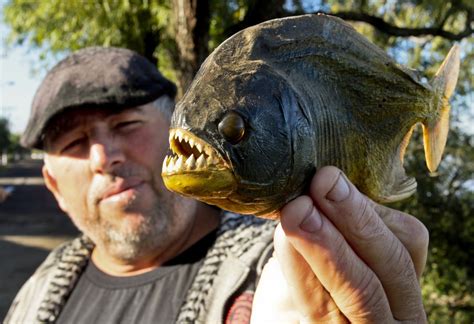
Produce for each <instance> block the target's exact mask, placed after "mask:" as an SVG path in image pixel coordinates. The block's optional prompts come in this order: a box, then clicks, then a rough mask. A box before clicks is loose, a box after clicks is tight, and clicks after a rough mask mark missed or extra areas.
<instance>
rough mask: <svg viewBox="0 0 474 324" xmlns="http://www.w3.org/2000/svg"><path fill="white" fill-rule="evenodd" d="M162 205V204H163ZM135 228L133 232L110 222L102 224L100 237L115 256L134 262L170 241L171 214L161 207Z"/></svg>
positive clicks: (104, 245)
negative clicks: (121, 228)
mask: <svg viewBox="0 0 474 324" xmlns="http://www.w3.org/2000/svg"><path fill="white" fill-rule="evenodd" d="M161 207H162V206H161ZM147 216H148V217H146V218H145V219H144V221H143V222H142V223H141V224H140V226H139V227H138V228H135V230H134V231H133V232H131V231H130V232H127V231H123V230H120V229H118V228H117V227H116V226H113V224H110V223H109V222H103V223H104V224H101V225H100V228H101V229H100V231H99V233H98V234H99V235H100V239H99V241H98V242H102V245H103V247H104V248H105V250H106V251H108V253H110V254H111V255H113V256H114V257H115V258H117V259H120V260H123V261H126V262H133V261H136V260H138V259H140V258H141V257H142V256H143V255H146V254H147V253H148V252H149V251H152V250H155V251H157V250H160V248H162V247H164V246H165V243H167V242H168V237H167V236H168V235H169V228H170V227H171V226H172V224H171V222H172V218H171V217H170V216H171V215H170V214H169V213H168V212H167V211H166V210H163V209H162V208H160V207H156V208H155V210H154V211H153V212H152V214H148V215H147Z"/></svg>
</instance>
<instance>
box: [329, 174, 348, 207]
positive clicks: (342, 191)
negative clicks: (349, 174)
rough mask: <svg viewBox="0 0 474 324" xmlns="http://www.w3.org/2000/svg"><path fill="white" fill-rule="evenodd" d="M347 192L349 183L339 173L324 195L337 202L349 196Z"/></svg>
mask: <svg viewBox="0 0 474 324" xmlns="http://www.w3.org/2000/svg"><path fill="white" fill-rule="evenodd" d="M349 193H350V189H349V185H348V183H347V181H346V179H345V177H344V176H343V175H342V173H339V178H338V179H337V181H336V183H335V184H334V186H333V187H332V189H331V190H330V191H329V192H328V194H327V195H326V198H327V199H329V200H332V201H335V202H339V201H343V200H344V199H346V198H347V197H349Z"/></svg>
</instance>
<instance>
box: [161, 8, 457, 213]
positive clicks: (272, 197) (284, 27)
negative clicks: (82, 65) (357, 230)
mask: <svg viewBox="0 0 474 324" xmlns="http://www.w3.org/2000/svg"><path fill="white" fill-rule="evenodd" d="M458 72H459V48H458V46H456V45H455V46H454V47H453V48H452V49H451V51H450V52H449V54H448V56H447V57H446V59H445V60H444V62H443V63H442V65H441V67H440V68H439V70H438V72H437V73H436V75H435V76H434V78H433V79H432V80H431V81H430V82H427V81H423V78H422V77H421V76H420V75H419V74H418V73H417V72H416V71H414V70H410V69H408V68H406V67H403V66H400V65H399V64H398V63H396V62H395V61H394V60H393V59H391V58H390V57H389V56H388V55H387V54H386V53H385V52H384V51H383V50H381V49H380V48H378V47H377V46H375V45H374V44H372V43H371V42H370V41H368V40H367V39H366V38H365V37H363V36H362V35H361V34H359V33H358V32H357V31H356V30H355V29H354V28H353V27H351V26H350V25H349V24H348V23H346V22H344V21H343V20H341V19H339V18H335V17H331V16H327V15H303V16H297V17H290V18H283V19H275V20H270V21H267V22H264V23H261V24H259V25H256V26H254V27H250V28H247V29H245V30H243V31H241V32H239V33H237V34H235V35H234V36H232V37H230V38H229V39H227V40H226V41H225V42H223V43H222V44H221V45H220V46H219V47H217V48H216V49H215V50H214V51H213V53H211V55H210V56H209V57H208V58H207V59H206V61H205V62H204V63H203V65H202V66H201V68H200V70H199V71H198V73H197V75H196V77H195V78H194V80H193V82H192V84H191V85H190V87H189V89H188V90H187V92H186V93H185V95H184V96H183V98H182V100H180V102H179V103H178V104H177V106H176V109H175V111H174V113H173V117H172V121H171V127H170V135H169V141H170V148H171V151H172V153H171V155H169V156H167V157H166V158H165V161H164V162H163V170H162V176H163V179H164V183H165V185H166V186H167V188H168V189H170V190H172V191H175V192H177V193H180V194H182V195H185V196H189V197H193V198H196V199H198V200H201V201H204V202H206V203H209V204H213V205H217V206H219V207H221V208H223V209H226V210H230V211H234V212H237V213H241V214H254V215H257V216H262V217H266V218H274V217H275V215H278V213H276V211H278V209H279V208H281V207H282V206H283V205H284V204H285V203H287V202H288V201H290V200H292V199H294V198H295V197H297V196H298V195H300V194H302V193H304V192H305V190H307V186H308V184H309V181H310V180H311V178H312V176H313V175H314V172H315V171H316V170H317V169H318V168H320V167H322V166H325V165H334V166H337V167H339V168H340V169H342V170H343V171H344V172H345V174H346V175H347V176H348V178H349V179H350V180H351V181H352V182H353V183H354V184H355V185H356V186H357V187H358V188H359V190H361V191H362V192H363V193H365V194H366V195H367V196H369V197H370V198H372V199H373V200H375V201H377V202H382V203H386V202H394V201H398V200H401V199H404V198H406V197H408V196H410V195H411V194H413V193H414V192H415V191H416V181H415V179H414V178H412V177H409V176H407V175H406V173H405V170H404V168H403V157H404V154H405V150H406V147H407V144H408V141H409V139H410V136H411V134H412V131H413V128H414V126H415V125H416V124H419V123H421V124H422V126H423V138H424V148H425V157H426V163H427V167H428V169H429V170H430V171H432V172H433V171H435V170H436V168H437V166H438V164H439V163H440V160H441V156H442V152H443V150H444V147H445V143H446V138H447V133H448V128H449V110H450V106H449V102H448V99H449V97H450V96H451V94H452V93H453V91H454V87H455V85H456V82H457V77H458Z"/></svg>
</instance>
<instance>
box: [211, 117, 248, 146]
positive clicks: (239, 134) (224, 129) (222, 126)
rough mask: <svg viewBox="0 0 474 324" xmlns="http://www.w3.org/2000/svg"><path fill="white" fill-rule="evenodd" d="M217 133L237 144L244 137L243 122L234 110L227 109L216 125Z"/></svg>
mask: <svg viewBox="0 0 474 324" xmlns="http://www.w3.org/2000/svg"><path fill="white" fill-rule="evenodd" d="M218 129H219V133H221V135H222V136H223V137H224V138H225V140H226V141H228V142H229V143H231V144H237V143H238V142H240V140H241V139H242V138H243V137H244V133H245V122H244V119H243V118H242V117H241V116H240V115H239V114H238V113H236V112H233V111H229V112H228V113H226V114H225V116H224V118H222V120H221V122H220V123H219V125H218Z"/></svg>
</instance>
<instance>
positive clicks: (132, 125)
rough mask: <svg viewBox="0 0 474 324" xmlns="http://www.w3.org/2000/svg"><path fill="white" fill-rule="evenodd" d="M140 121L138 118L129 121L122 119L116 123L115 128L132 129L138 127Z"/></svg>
mask: <svg viewBox="0 0 474 324" xmlns="http://www.w3.org/2000/svg"><path fill="white" fill-rule="evenodd" d="M141 123H142V122H141V121H139V120H130V121H124V122H120V123H118V124H117V125H115V128H117V129H123V130H128V129H133V128H135V127H138V126H140V125H141Z"/></svg>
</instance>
